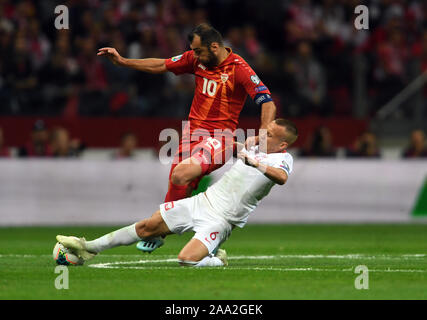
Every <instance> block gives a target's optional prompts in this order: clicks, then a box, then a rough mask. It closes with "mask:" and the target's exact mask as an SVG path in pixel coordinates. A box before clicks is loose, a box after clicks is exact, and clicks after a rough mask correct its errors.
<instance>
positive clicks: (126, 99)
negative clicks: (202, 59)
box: [0, 0, 427, 140]
mask: <svg viewBox="0 0 427 320" xmlns="http://www.w3.org/2000/svg"><path fill="white" fill-rule="evenodd" d="M359 2H360V1H358V0H318V1H315V0H292V1H291V0H271V1H270V0H269V1H264V2H259V1H255V0H229V1H224V0H213V1H203V0H163V1H154V0H105V1H101V0H64V1H54V0H43V1H30V0H13V1H12V0H0V115H52V116H59V115H60V116H75V115H82V116H105V115H113V116H168V117H185V116H186V115H187V114H188V110H189V107H190V104H191V100H192V97H193V90H194V83H193V79H192V76H181V77H175V76H174V75H172V74H164V75H149V74H144V73H142V72H135V71H132V70H128V69H124V68H119V67H116V66H114V65H113V64H111V63H110V62H109V61H107V60H106V59H102V58H99V57H97V56H96V52H97V49H98V48H100V47H104V46H112V47H115V48H116V49H117V50H118V51H119V53H120V54H121V55H123V56H125V57H129V58H143V57H159V58H168V57H171V56H174V55H177V54H179V53H182V52H183V51H185V50H188V49H189V46H188V42H187V34H188V33H189V31H190V30H191V29H192V28H193V27H194V26H196V25H197V24H199V23H201V22H205V21H208V22H210V23H211V24H212V25H213V26H214V27H216V28H217V29H218V30H219V31H220V32H221V33H222V34H223V36H224V38H225V42H226V45H228V46H231V47H232V48H233V50H234V52H236V53H238V54H239V55H241V56H242V57H243V58H245V59H246V60H247V61H248V63H249V64H250V65H251V66H252V68H253V69H254V70H256V72H257V73H258V74H259V76H260V77H261V78H262V80H263V81H264V83H266V84H267V85H268V86H269V88H270V90H271V91H272V94H273V98H274V100H275V101H276V104H277V105H278V112H279V115H280V116H291V117H304V116H309V115H319V116H330V115H352V114H354V96H355V95H357V94H358V93H357V92H355V89H354V88H355V81H356V80H355V61H356V59H357V57H364V59H365V63H366V64H367V65H366V66H365V70H367V71H366V73H364V74H362V75H363V79H362V80H363V83H364V84H365V87H366V88H367V89H368V90H367V93H368V94H367V99H369V101H365V103H366V104H369V106H370V107H369V108H368V109H367V110H366V113H367V114H366V115H372V114H373V113H374V112H375V111H377V109H378V108H379V107H381V106H382V105H383V104H384V103H386V102H387V101H389V100H390V99H391V98H392V97H393V96H394V95H395V94H396V93H398V92H399V91H400V90H401V89H403V88H404V87H405V86H406V85H407V84H408V83H409V82H410V81H411V80H412V79H413V78H414V77H415V76H416V75H417V74H420V72H421V71H422V70H426V69H427V31H426V30H427V29H426V21H427V19H426V17H427V2H426V1H423V0H370V1H365V2H364V3H365V4H366V5H368V6H369V9H370V11H369V14H370V15H369V30H364V31H359V30H356V29H355V28H354V25H353V23H354V18H355V16H356V15H355V13H354V8H355V7H356V6H357V5H358V4H359ZM58 4H63V5H66V6H67V7H68V8H69V18H70V21H69V26H70V29H69V30H56V29H55V27H54V20H55V14H54V8H55V6H56V5H58ZM424 94H425V95H427V86H426V90H424ZM249 100H250V99H248V102H247V104H248V106H247V107H246V108H244V110H243V113H242V115H247V116H253V115H258V114H259V110H258V109H257V108H256V107H255V105H254V104H253V103H252V102H251V101H249ZM368 102H369V103H368ZM407 113H408V115H409V116H410V115H411V108H408V109H407ZM366 139H368V140H369V138H366Z"/></svg>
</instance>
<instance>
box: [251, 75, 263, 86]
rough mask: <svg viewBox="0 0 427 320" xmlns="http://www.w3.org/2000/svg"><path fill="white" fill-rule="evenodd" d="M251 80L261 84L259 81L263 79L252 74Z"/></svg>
mask: <svg viewBox="0 0 427 320" xmlns="http://www.w3.org/2000/svg"><path fill="white" fill-rule="evenodd" d="M251 81H252V82H253V83H255V84H256V85H259V83H260V82H261V80H260V79H259V78H258V76H257V75H256V74H254V75H252V76H251Z"/></svg>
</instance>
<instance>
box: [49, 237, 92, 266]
mask: <svg viewBox="0 0 427 320" xmlns="http://www.w3.org/2000/svg"><path fill="white" fill-rule="evenodd" d="M52 255H53V260H55V262H56V264H60V265H63V266H69V265H74V266H79V265H82V264H83V262H84V260H83V259H81V258H79V257H78V256H76V255H75V254H74V253H73V252H72V251H71V250H70V249H67V248H65V247H64V246H63V245H62V244H60V243H59V242H57V243H56V244H55V247H54V248H53V253H52Z"/></svg>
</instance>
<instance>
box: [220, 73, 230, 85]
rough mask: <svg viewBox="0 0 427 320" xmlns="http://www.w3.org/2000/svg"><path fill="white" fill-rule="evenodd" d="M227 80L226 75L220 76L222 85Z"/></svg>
mask: <svg viewBox="0 0 427 320" xmlns="http://www.w3.org/2000/svg"><path fill="white" fill-rule="evenodd" d="M227 80H228V74H226V73H223V74H221V81H222V82H223V83H226V82H227Z"/></svg>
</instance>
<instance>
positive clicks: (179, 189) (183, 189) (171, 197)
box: [165, 182, 188, 202]
mask: <svg viewBox="0 0 427 320" xmlns="http://www.w3.org/2000/svg"><path fill="white" fill-rule="evenodd" d="M187 189H188V184H187V185H184V186H177V185H175V184H173V183H172V182H169V190H168V193H167V194H166V197H165V202H170V201H177V200H181V199H184V198H187V196H188V194H187Z"/></svg>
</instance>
